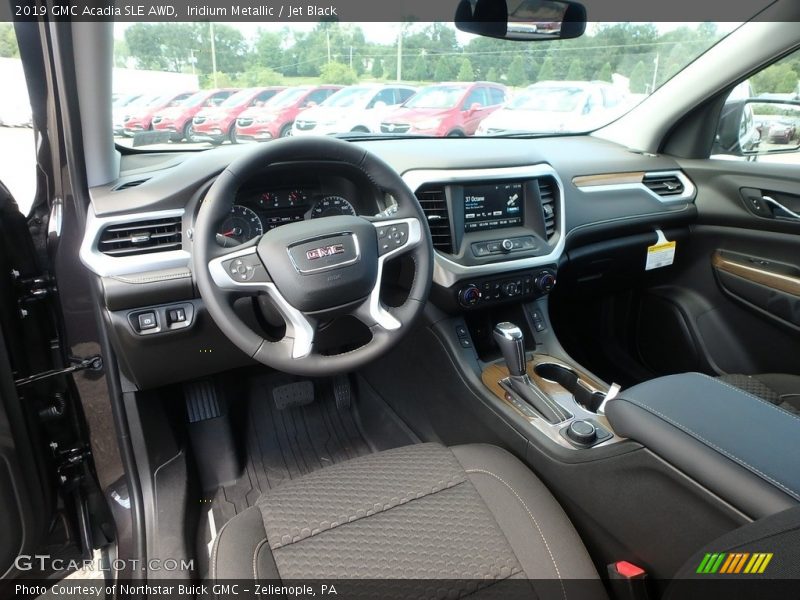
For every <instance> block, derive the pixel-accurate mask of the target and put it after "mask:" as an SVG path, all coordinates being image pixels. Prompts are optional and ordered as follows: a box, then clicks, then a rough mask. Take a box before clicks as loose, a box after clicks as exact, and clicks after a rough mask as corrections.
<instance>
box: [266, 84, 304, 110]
mask: <svg viewBox="0 0 800 600" xmlns="http://www.w3.org/2000/svg"><path fill="white" fill-rule="evenodd" d="M307 93H308V89H307V88H289V89H288V90H283V91H282V92H280V93H278V94H275V96H273V97H272V98H271V99H270V100H268V101H267V103H266V104H265V105H264V106H265V107H266V108H272V109H275V108H285V107H287V106H291V105H292V104H294V103H295V102H297V101H298V100H299V99H300V98H302V97H303V96H305V95H306V94H307Z"/></svg>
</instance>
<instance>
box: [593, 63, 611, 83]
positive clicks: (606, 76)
mask: <svg viewBox="0 0 800 600" xmlns="http://www.w3.org/2000/svg"><path fill="white" fill-rule="evenodd" d="M611 75H612V73H611V63H610V62H606V63H603V66H602V67H601V68H600V70H599V71H598V72H597V75H595V76H594V77H595V79H597V80H599V81H607V82H609V83H611V80H612V79H611Z"/></svg>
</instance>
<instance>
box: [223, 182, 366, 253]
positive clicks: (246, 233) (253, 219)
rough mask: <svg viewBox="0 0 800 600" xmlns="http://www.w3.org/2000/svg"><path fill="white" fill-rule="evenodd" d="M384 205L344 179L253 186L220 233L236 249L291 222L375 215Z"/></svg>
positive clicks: (243, 194)
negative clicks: (343, 216) (312, 182)
mask: <svg viewBox="0 0 800 600" xmlns="http://www.w3.org/2000/svg"><path fill="white" fill-rule="evenodd" d="M380 209H381V207H380V206H378V204H377V203H376V202H375V201H374V199H372V198H370V195H369V194H363V193H361V191H360V190H359V189H358V188H357V187H356V185H355V184H353V183H352V182H350V181H349V180H346V179H344V178H331V179H330V180H320V181H319V182H314V184H307V185H305V186H302V185H301V186H298V185H285V186H282V185H280V183H278V184H277V185H273V186H269V187H267V186H263V187H262V186H250V187H248V188H247V189H243V190H242V191H240V192H239V194H238V196H237V198H236V201H235V203H234V205H233V206H232V207H231V211H230V214H228V216H227V217H226V218H225V220H224V221H223V222H222V223H221V225H220V227H219V230H218V231H217V241H218V242H219V243H220V244H221V245H223V246H235V245H238V244H242V243H244V242H247V241H249V240H251V239H253V238H256V237H258V236H260V235H263V234H264V233H266V232H268V231H270V230H271V229H274V228H275V227H280V226H281V225H285V224H287V223H294V222H296V221H304V220H309V219H320V218H324V217H331V216H336V215H353V216H356V215H359V214H368V215H374V214H376V213H377V212H379V211H380Z"/></svg>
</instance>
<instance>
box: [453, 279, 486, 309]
mask: <svg viewBox="0 0 800 600" xmlns="http://www.w3.org/2000/svg"><path fill="white" fill-rule="evenodd" d="M480 299H481V291H480V290H479V289H478V286H477V285H475V284H474V283H471V284H469V285H468V286H466V287H463V288H461V291H459V292H458V303H459V304H460V305H461V306H464V307H470V306H475V305H476V304H477V303H478V302H480Z"/></svg>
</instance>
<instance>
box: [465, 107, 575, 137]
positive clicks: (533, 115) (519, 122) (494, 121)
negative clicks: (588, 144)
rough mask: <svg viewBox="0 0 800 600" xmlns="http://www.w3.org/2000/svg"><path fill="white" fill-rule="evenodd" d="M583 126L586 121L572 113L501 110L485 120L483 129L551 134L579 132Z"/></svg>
mask: <svg viewBox="0 0 800 600" xmlns="http://www.w3.org/2000/svg"><path fill="white" fill-rule="evenodd" d="M576 125H581V127H576ZM583 125H584V120H583V119H582V118H581V116H580V115H576V114H575V113H572V112H553V111H545V110H509V109H507V108H501V109H500V110H497V111H495V112H493V113H492V114H491V115H489V116H488V117H486V118H485V119H484V120H483V123H481V129H503V130H507V131H527V132H531V133H550V132H557V131H570V130H572V129H575V130H576V131H577V130H580V129H582V128H583V127H582V126H583Z"/></svg>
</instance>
